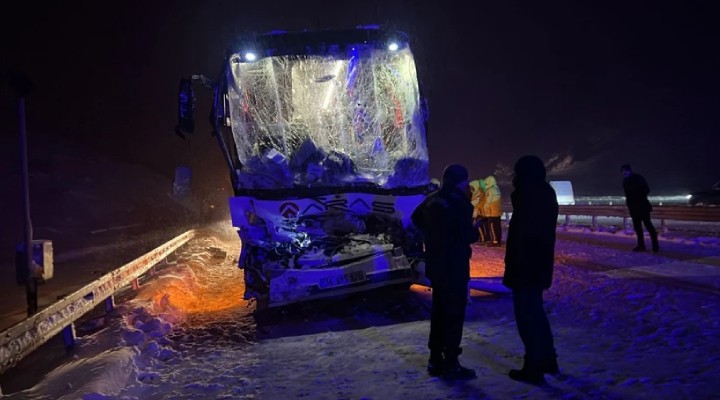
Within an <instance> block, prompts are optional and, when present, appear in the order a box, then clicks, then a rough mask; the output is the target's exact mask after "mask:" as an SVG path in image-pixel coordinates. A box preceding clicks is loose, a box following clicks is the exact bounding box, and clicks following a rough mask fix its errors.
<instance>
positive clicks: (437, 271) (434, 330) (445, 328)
mask: <svg viewBox="0 0 720 400" xmlns="http://www.w3.org/2000/svg"><path fill="white" fill-rule="evenodd" d="M467 190H468V171H467V169H466V168H465V167H463V166H462V165H459V164H450V165H448V166H447V167H446V168H445V171H444V173H443V182H442V186H441V188H440V190H438V191H436V192H433V193H431V194H430V195H428V197H427V198H426V199H425V200H424V201H423V202H422V203H421V204H420V205H419V206H418V207H417V208H416V209H415V210H414V211H413V214H412V221H413V224H415V226H417V227H418V228H420V230H421V231H422V233H423V237H424V242H425V263H426V269H425V274H426V276H427V278H428V279H429V280H430V284H431V286H432V310H431V315H430V338H429V340H428V347H429V348H430V360H429V362H428V373H429V374H430V375H431V376H443V377H444V378H446V379H472V378H474V377H475V376H476V375H475V371H474V370H472V369H469V368H465V367H463V366H462V365H460V362H459V361H458V356H460V353H461V352H462V349H461V347H460V340H461V339H462V331H463V324H464V322H465V307H466V305H467V291H468V281H469V280H470V256H471V255H472V250H471V248H470V244H471V243H474V242H476V241H477V240H478V239H479V234H478V230H477V228H476V227H474V226H473V223H472V214H473V206H472V204H471V203H470V199H469V197H468V195H467Z"/></svg>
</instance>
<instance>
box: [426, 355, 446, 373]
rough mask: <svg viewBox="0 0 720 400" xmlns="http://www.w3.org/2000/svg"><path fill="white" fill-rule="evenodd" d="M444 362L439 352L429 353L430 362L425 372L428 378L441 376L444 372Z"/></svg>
mask: <svg viewBox="0 0 720 400" xmlns="http://www.w3.org/2000/svg"><path fill="white" fill-rule="evenodd" d="M444 364H445V360H444V359H443V355H442V353H441V352H435V351H431V352H430V360H428V366H427V371H428V375H430V376H441V375H442V374H443V372H444V371H445V370H444Z"/></svg>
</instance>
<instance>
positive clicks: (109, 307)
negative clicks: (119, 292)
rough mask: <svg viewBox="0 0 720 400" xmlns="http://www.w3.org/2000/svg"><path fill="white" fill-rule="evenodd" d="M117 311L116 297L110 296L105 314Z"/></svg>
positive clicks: (106, 302)
mask: <svg viewBox="0 0 720 400" xmlns="http://www.w3.org/2000/svg"><path fill="white" fill-rule="evenodd" d="M114 309H115V296H110V297H108V298H107V299H105V312H106V313H109V312H111V311H112V310H114Z"/></svg>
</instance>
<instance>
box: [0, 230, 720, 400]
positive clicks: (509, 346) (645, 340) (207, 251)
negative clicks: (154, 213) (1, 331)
mask: <svg viewBox="0 0 720 400" xmlns="http://www.w3.org/2000/svg"><path fill="white" fill-rule="evenodd" d="M632 246H633V239H632V236H631V235H627V234H625V235H623V234H622V233H618V234H609V233H605V234H603V233H588V232H577V231H570V232H560V233H559V240H558V244H557V252H556V253H557V257H556V274H555V283H554V285H553V287H552V288H551V289H550V290H549V291H548V292H547V293H546V296H545V298H546V309H547V310H548V315H549V319H550V323H551V326H552V328H553V331H554V334H555V340H556V347H557V351H558V354H559V360H558V361H559V363H560V367H561V374H560V375H558V376H547V384H546V385H543V386H532V385H527V384H524V383H519V382H515V381H512V380H510V379H509V378H508V377H507V371H508V370H509V369H510V368H516V367H519V366H520V365H521V361H522V357H521V356H522V344H521V342H520V339H519V337H518V335H517V330H516V327H515V321H514V318H513V313H512V299H511V295H509V294H489V293H486V292H480V291H472V293H471V294H472V298H471V303H470V304H469V306H468V313H467V318H466V324H465V332H464V337H463V348H464V353H463V355H462V356H461V362H462V363H463V364H464V365H466V366H468V367H471V368H475V369H476V371H477V372H478V378H477V379H475V380H471V381H466V382H446V381H443V380H442V379H438V378H431V377H429V376H428V375H427V374H426V372H425V366H426V362H427V357H428V352H427V348H426V343H427V332H428V316H429V305H430V294H429V292H428V290H427V288H424V287H421V286H413V287H412V288H411V290H409V291H380V292H373V294H361V295H356V296H349V297H348V298H345V299H342V300H329V301H324V302H319V303H317V304H310V305H296V306H291V307H288V308H286V309H284V310H282V311H277V312H274V313H269V314H268V316H266V317H264V318H263V319H261V320H260V323H259V325H256V321H255V319H254V318H253V317H252V311H253V305H252V304H248V303H247V302H245V301H243V300H242V298H241V294H242V289H243V287H242V274H241V271H238V270H237V269H236V267H235V265H236V259H237V251H238V243H236V239H232V238H231V239H226V238H221V237H213V236H208V237H204V238H201V239H198V240H195V241H193V242H192V243H191V245H190V246H188V248H186V249H185V250H184V251H183V253H182V254H181V255H180V256H179V258H178V259H177V260H176V262H177V265H176V266H175V267H173V268H171V269H168V270H166V272H165V273H164V274H163V275H162V276H161V277H160V278H159V279H157V280H156V281H154V282H153V283H151V284H148V285H146V286H145V287H144V288H143V290H142V291H141V292H140V293H138V295H137V296H136V297H135V298H134V299H133V300H131V301H128V302H126V303H124V304H122V305H121V306H120V307H119V311H120V313H119V317H117V318H112V319H111V320H110V323H109V324H108V325H107V326H106V327H105V328H104V329H102V330H99V331H97V332H96V333H93V334H92V335H88V336H85V337H83V338H81V339H79V346H78V349H77V350H76V351H75V356H74V358H73V359H72V360H69V361H68V362H67V363H65V365H63V366H62V367H60V368H57V369H55V370H54V371H53V372H51V373H50V374H49V375H47V376H46V377H44V378H43V379H42V380H40V382H39V383H38V384H37V385H36V386H35V387H33V388H31V389H27V390H25V391H22V392H17V393H14V394H11V395H8V396H7V397H8V398H10V399H41V398H42V399H45V398H47V399H76V398H84V399H135V398H138V399H166V398H167V399H204V398H212V399H223V398H226V399H293V398H307V399H398V398H413V399H482V398H492V399H524V398H527V399H556V398H564V399H586V398H587V399H639V398H652V399H679V398H687V399H706V398H717V396H720V383H718V381H717V376H718V375H720V341H718V340H717V338H718V337H719V336H720V335H719V334H720V309H719V308H718V295H720V245H719V244H718V243H717V241H713V240H688V239H673V238H669V237H666V238H664V239H663V240H662V241H661V246H662V251H661V253H659V254H657V255H654V254H652V253H632V252H630V251H629V249H630V248H631V247H632ZM503 256H504V249H502V248H486V247H479V246H477V247H475V248H474V255H473V262H472V269H473V275H474V276H485V277H492V276H499V275H501V274H502V270H503V263H502V257H503Z"/></svg>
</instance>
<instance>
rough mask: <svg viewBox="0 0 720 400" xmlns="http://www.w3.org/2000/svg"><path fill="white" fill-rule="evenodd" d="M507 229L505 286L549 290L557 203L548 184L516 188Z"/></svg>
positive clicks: (535, 183) (537, 183)
mask: <svg viewBox="0 0 720 400" xmlns="http://www.w3.org/2000/svg"><path fill="white" fill-rule="evenodd" d="M511 200H512V207H513V213H512V218H511V219H510V228H509V229H508V238H507V244H506V246H507V247H506V252H505V276H504V277H503V284H504V285H505V286H507V287H509V288H511V289H529V288H539V289H547V288H549V287H550V285H551V284H552V276H553V261H554V257H555V228H556V226H557V218H558V203H557V197H556V195H555V191H554V190H553V188H552V187H551V186H550V185H549V184H548V183H547V182H545V181H538V182H530V183H526V184H520V185H518V186H516V189H515V191H514V192H513V193H512V194H511Z"/></svg>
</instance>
